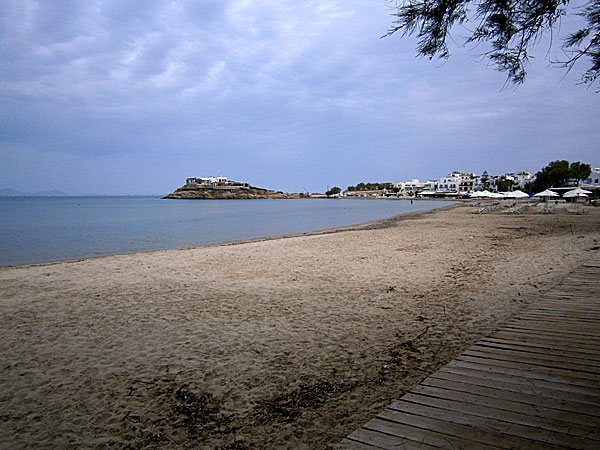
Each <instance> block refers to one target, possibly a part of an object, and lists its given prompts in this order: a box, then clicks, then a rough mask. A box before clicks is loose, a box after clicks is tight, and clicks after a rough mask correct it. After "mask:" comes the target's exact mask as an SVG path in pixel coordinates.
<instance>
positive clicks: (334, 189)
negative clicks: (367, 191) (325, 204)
mask: <svg viewBox="0 0 600 450" xmlns="http://www.w3.org/2000/svg"><path fill="white" fill-rule="evenodd" d="M340 192H342V189H341V188H340V187H338V186H334V187H332V188H331V189H329V190H328V191H327V192H325V195H326V196H327V197H331V196H332V195H337V194H339V193H340Z"/></svg>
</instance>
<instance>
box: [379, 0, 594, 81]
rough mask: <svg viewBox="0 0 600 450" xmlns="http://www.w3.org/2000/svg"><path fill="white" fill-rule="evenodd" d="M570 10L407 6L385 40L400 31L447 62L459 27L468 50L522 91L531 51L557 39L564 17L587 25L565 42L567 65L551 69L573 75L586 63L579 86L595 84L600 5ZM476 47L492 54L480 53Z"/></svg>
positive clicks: (525, 1)
mask: <svg viewBox="0 0 600 450" xmlns="http://www.w3.org/2000/svg"><path fill="white" fill-rule="evenodd" d="M570 4H571V2H570V0H559V1H556V0H515V1H513V2H506V1H501V0H431V1H415V0H404V1H401V2H398V3H397V6H396V11H395V12H394V13H393V16H395V17H396V20H395V21H394V23H393V26H392V27H391V28H390V30H389V31H388V33H387V34H386V36H390V35H392V34H394V33H396V32H398V31H400V32H401V33H402V34H403V35H416V37H417V38H418V44H417V48H416V50H417V55H419V56H425V57H427V58H429V59H432V58H433V57H435V56H437V57H439V58H442V59H447V58H448V57H449V56H450V50H449V49H448V45H447V39H452V40H454V39H455V38H457V36H450V32H451V30H452V28H453V27H454V26H455V25H457V26H460V29H461V33H462V32H463V31H466V32H467V33H470V35H469V34H467V35H466V36H465V37H464V38H463V41H464V44H471V45H470V47H471V48H475V47H477V48H478V52H479V53H478V55H477V56H481V57H482V59H487V60H489V61H490V63H491V65H492V66H494V67H495V68H496V70H498V71H500V72H505V73H506V74H507V76H508V80H507V81H508V82H509V83H513V84H516V85H518V84H521V83H523V82H524V81H525V77H526V75H527V66H528V64H529V60H530V58H533V56H532V51H533V49H534V48H535V47H536V45H537V44H539V43H540V41H541V39H542V37H544V36H547V35H550V38H551V39H552V35H553V33H560V31H561V30H560V25H561V20H563V18H564V17H567V16H581V17H583V18H584V20H585V21H586V24H585V25H583V26H580V28H579V29H578V30H577V31H575V32H574V33H571V34H568V35H566V36H563V37H562V41H563V44H562V49H563V51H564V55H565V59H564V60H557V61H552V60H551V61H550V63H551V65H553V66H557V67H562V68H565V69H566V70H567V71H570V70H571V69H572V68H573V66H574V65H575V63H577V62H578V61H579V60H582V59H588V60H589V61H590V63H591V64H590V66H589V67H588V70H587V71H585V72H584V73H583V74H582V76H581V82H582V83H589V84H591V83H594V82H595V81H596V80H597V79H598V76H600V0H589V1H587V2H586V3H585V4H584V5H582V6H577V7H571V8H569V6H570ZM551 42H552V41H551ZM478 44H484V45H488V49H487V50H484V51H480V47H478ZM597 92H600V89H598V91H597Z"/></svg>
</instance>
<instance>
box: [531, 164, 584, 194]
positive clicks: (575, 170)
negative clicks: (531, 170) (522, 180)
mask: <svg viewBox="0 0 600 450" xmlns="http://www.w3.org/2000/svg"><path fill="white" fill-rule="evenodd" d="M591 173H592V166H590V165H589V164H584V163H581V162H579V161H578V162H574V163H571V164H570V165H569V161H565V160H560V161H552V162H551V163H549V164H548V165H547V166H546V167H544V168H543V169H542V170H540V171H539V172H538V173H536V174H535V181H533V182H532V183H529V184H527V186H525V190H526V191H527V192H529V193H535V192H540V191H543V190H545V189H548V188H551V187H560V186H564V185H565V184H567V182H568V181H569V180H577V182H579V180H582V179H584V178H587V177H589V176H590V174H591Z"/></svg>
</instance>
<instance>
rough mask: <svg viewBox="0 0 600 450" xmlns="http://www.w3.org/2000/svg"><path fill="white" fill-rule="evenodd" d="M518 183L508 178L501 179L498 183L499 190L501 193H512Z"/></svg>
mask: <svg viewBox="0 0 600 450" xmlns="http://www.w3.org/2000/svg"><path fill="white" fill-rule="evenodd" d="M516 184H517V183H515V182H514V181H513V180H510V179H508V178H500V179H499V180H497V181H496V186H497V187H498V190H499V191H500V192H508V191H512V190H513V187H515V185H516Z"/></svg>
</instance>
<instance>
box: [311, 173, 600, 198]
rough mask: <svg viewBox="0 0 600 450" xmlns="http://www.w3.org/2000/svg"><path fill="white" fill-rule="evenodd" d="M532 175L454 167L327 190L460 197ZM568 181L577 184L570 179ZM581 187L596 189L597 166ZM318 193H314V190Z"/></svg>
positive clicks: (599, 185) (511, 185) (509, 186)
mask: <svg viewBox="0 0 600 450" xmlns="http://www.w3.org/2000/svg"><path fill="white" fill-rule="evenodd" d="M535 178H536V177H535V175H534V174H532V173H531V172H527V171H518V172H511V173H505V174H503V175H490V174H488V173H487V171H484V172H483V174H482V175H476V174H475V173H473V172H458V171H454V172H452V173H451V174H449V175H446V176H444V177H441V178H439V179H437V180H429V181H422V180H418V179H413V180H410V181H400V182H391V183H367V184H365V183H359V184H358V185H356V186H348V188H347V189H346V190H345V191H343V192H342V191H341V190H340V192H334V193H331V194H330V196H335V197H369V196H384V197H461V196H465V197H467V196H469V195H470V194H472V193H473V192H478V191H484V190H487V191H490V192H506V191H515V190H519V189H524V188H525V186H526V185H527V184H529V183H532V182H533V181H535ZM572 184H577V181H575V180H574V181H573V183H572ZM581 186H582V187H583V188H585V189H600V168H593V169H592V173H591V175H590V176H589V177H588V178H586V179H584V180H582V182H581ZM317 195H318V194H317Z"/></svg>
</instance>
